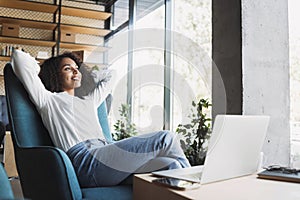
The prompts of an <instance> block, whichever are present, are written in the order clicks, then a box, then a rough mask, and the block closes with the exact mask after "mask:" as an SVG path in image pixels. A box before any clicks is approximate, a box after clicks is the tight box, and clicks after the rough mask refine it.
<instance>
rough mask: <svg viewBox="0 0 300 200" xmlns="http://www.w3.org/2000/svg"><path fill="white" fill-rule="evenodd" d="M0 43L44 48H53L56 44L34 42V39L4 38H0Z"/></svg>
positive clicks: (40, 41) (52, 42)
mask: <svg viewBox="0 0 300 200" xmlns="http://www.w3.org/2000/svg"><path fill="white" fill-rule="evenodd" d="M0 42H1V43H9V44H24V45H33V46H44V47H53V46H54V45H55V44H56V43H55V42H54V41H46V40H34V39H25V38H16V37H5V36H0Z"/></svg>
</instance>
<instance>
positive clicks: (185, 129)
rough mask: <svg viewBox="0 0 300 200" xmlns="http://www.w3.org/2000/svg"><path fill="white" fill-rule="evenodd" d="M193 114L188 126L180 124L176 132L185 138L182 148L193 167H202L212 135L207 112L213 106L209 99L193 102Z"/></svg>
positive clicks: (190, 116) (181, 141)
mask: <svg viewBox="0 0 300 200" xmlns="http://www.w3.org/2000/svg"><path fill="white" fill-rule="evenodd" d="M192 106H193V107H192V109H191V110H192V114H191V115H189V118H190V119H191V121H190V123H188V124H179V125H178V127H177V129H176V132H177V133H178V134H181V135H182V136H183V139H181V140H180V144H181V147H182V149H183V151H184V153H185V155H186V157H187V159H188V160H189V162H190V164H191V165H192V166H194V165H202V164H203V163H204V160H205V156H206V152H207V141H208V139H209V137H210V134H211V118H209V117H208V116H207V113H206V112H207V111H208V109H209V107H210V106H211V104H210V103H209V101H208V100H207V99H200V101H199V102H198V103H195V102H194V101H193V102H192Z"/></svg>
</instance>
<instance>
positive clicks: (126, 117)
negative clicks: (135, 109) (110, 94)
mask: <svg viewBox="0 0 300 200" xmlns="http://www.w3.org/2000/svg"><path fill="white" fill-rule="evenodd" d="M119 112H120V119H119V120H117V122H116V123H115V124H114V129H115V132H114V133H112V135H113V138H114V140H122V139H125V138H129V137H131V136H134V135H137V130H136V125H135V124H134V123H131V119H130V106H129V105H128V104H121V107H120V108H119Z"/></svg>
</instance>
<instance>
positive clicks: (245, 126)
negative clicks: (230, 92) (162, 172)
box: [201, 115, 270, 184]
mask: <svg viewBox="0 0 300 200" xmlns="http://www.w3.org/2000/svg"><path fill="white" fill-rule="evenodd" d="M269 118H270V117H269V116H254V115H218V116H217V117H216V119H215V122H214V127H213V132H212V135H211V138H210V141H209V146H208V152H207V155H206V160H205V163H204V169H203V173H202V177H201V183H202V184H204V183H210V182H215V181H219V180H225V179H230V178H235V177H239V176H244V175H249V174H253V173H254V172H256V171H257V168H258V164H259V161H260V152H261V150H262V146H263V143H264V140H265V137H266V132H267V128H268V124H269Z"/></svg>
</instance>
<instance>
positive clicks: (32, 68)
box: [11, 50, 110, 151]
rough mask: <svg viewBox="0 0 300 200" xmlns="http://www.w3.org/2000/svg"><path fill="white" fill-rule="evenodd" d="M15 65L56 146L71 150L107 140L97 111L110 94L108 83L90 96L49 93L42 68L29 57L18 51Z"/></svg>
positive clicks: (14, 54) (14, 55)
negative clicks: (86, 141) (86, 143)
mask: <svg viewBox="0 0 300 200" xmlns="http://www.w3.org/2000/svg"><path fill="white" fill-rule="evenodd" d="M11 64H12V67H13V70H14V72H15V74H16V76H17V77H18V78H19V79H20V81H21V82H22V83H23V85H24V87H25V89H26V90H27V92H28V93H29V96H30V99H31V100H32V102H33V103H34V104H35V106H36V108H37V110H38V112H39V113H40V115H41V118H42V120H43V123H44V125H45V127H46V128H47V129H48V131H49V134H50V137H51V139H52V141H53V143H54V145H55V146H57V147H58V148H61V149H62V150H64V151H68V149H70V148H71V147H73V146H74V145H76V144H78V143H80V142H82V141H85V140H88V139H96V138H100V139H104V136H103V133H102V129H101V127H100V124H99V121H98V116H97V108H98V107H99V105H100V104H101V103H102V102H103V101H104V99H105V98H106V96H107V95H108V93H109V91H110V88H109V84H108V82H99V83H98V85H97V87H96V88H95V89H94V90H93V91H92V92H91V93H90V94H88V95H87V96H84V97H82V98H79V97H77V96H72V95H69V94H68V93H67V92H59V93H52V92H50V91H48V90H47V89H46V88H45V86H44V84H43V83H42V81H41V80H40V78H39V77H38V73H39V71H40V67H39V65H38V64H37V62H36V60H35V59H34V58H33V57H31V56H30V55H29V54H27V53H24V52H22V51H19V50H16V51H15V52H14V53H13V55H12V60H11Z"/></svg>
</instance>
